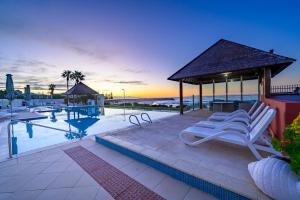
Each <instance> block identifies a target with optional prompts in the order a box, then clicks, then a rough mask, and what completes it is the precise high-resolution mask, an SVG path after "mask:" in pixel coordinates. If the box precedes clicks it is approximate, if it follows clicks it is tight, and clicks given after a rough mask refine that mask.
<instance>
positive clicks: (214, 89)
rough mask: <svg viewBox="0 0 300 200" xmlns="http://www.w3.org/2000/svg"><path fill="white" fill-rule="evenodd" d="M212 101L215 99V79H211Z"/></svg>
mask: <svg viewBox="0 0 300 200" xmlns="http://www.w3.org/2000/svg"><path fill="white" fill-rule="evenodd" d="M213 101H215V79H213Z"/></svg>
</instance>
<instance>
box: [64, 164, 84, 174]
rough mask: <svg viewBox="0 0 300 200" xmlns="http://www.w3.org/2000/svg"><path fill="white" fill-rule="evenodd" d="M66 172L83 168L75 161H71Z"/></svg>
mask: <svg viewBox="0 0 300 200" xmlns="http://www.w3.org/2000/svg"><path fill="white" fill-rule="evenodd" d="M66 171H68V172H78V171H83V169H82V168H81V167H80V166H79V165H78V164H77V163H76V162H72V163H71V164H70V165H69V166H68V167H67V169H66Z"/></svg>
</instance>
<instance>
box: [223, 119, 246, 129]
mask: <svg viewBox="0 0 300 200" xmlns="http://www.w3.org/2000/svg"><path fill="white" fill-rule="evenodd" d="M225 121H226V122H239V123H243V124H244V125H245V126H247V127H250V119H249V118H243V117H233V118H230V119H227V120H225Z"/></svg>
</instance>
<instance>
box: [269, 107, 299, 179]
mask: <svg viewBox="0 0 300 200" xmlns="http://www.w3.org/2000/svg"><path fill="white" fill-rule="evenodd" d="M272 145H273V147H274V148H275V149H276V150H277V151H280V152H282V153H283V155H285V156H287V158H288V159H289V163H290V167H291V170H292V171H293V172H294V173H295V174H296V175H298V176H300V113H299V115H298V117H297V118H296V119H294V121H293V122H292V123H291V124H290V125H288V126H287V127H286V128H285V130H284V135H283V140H282V141H279V140H278V139H276V138H274V139H273V140H272Z"/></svg>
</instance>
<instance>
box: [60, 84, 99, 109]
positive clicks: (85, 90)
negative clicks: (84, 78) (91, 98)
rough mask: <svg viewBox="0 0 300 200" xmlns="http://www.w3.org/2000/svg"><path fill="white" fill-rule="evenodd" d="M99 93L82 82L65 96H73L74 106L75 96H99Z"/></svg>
mask: <svg viewBox="0 0 300 200" xmlns="http://www.w3.org/2000/svg"><path fill="white" fill-rule="evenodd" d="M98 94H99V93H98V92H96V91H95V90H93V89H92V88H90V87H89V86H87V85H85V84H84V83H82V82H79V83H77V84H76V85H74V86H73V87H72V88H70V89H69V90H68V91H66V92H65V93H64V95H71V96H73V104H74V96H80V95H98Z"/></svg>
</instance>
